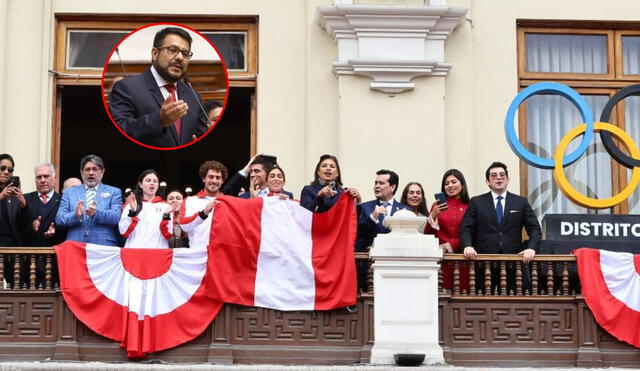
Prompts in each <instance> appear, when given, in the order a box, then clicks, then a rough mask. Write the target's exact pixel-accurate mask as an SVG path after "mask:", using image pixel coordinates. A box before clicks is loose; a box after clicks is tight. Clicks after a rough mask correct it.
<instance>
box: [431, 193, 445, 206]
mask: <svg viewBox="0 0 640 371" xmlns="http://www.w3.org/2000/svg"><path fill="white" fill-rule="evenodd" d="M434 196H435V198H436V204H437V205H438V206H441V205H446V204H447V196H445V195H444V193H442V192H439V193H436V194H435V195H434Z"/></svg>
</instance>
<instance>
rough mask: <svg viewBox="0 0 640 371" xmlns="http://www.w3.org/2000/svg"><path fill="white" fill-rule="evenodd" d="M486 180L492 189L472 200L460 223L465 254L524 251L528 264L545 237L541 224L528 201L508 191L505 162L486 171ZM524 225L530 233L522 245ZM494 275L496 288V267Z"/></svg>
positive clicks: (474, 255) (471, 255)
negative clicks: (543, 236)
mask: <svg viewBox="0 0 640 371" xmlns="http://www.w3.org/2000/svg"><path fill="white" fill-rule="evenodd" d="M485 179H486V183H487V185H488V186H489V189H490V192H488V193H485V194H482V195H480V196H476V197H473V198H472V199H471V201H470V202H469V207H468V208H467V211H466V213H465V214H464V217H463V218H462V223H461V225H460V243H461V245H462V246H464V250H463V253H464V256H465V257H466V258H467V259H472V260H473V259H475V258H476V256H477V254H521V255H522V261H523V262H524V263H529V262H530V261H531V260H532V259H533V257H534V256H535V255H536V251H537V250H538V246H539V245H540V239H541V238H542V233H541V231H540V223H538V219H537V218H536V215H535V214H534V213H533V210H532V209H531V205H529V201H527V199H526V198H524V197H521V196H519V195H516V194H513V193H511V192H507V186H508V185H509V172H508V170H507V166H506V165H505V164H503V163H501V162H494V163H492V164H491V165H490V166H489V168H488V169H487V171H486V172H485ZM523 227H524V229H525V230H526V231H527V234H528V235H529V241H528V242H527V245H526V247H524V246H523V245H522V228H523ZM511 271H512V270H511ZM509 275H510V276H511V275H512V272H509ZM492 276H493V277H492V287H494V288H495V287H496V286H497V283H498V282H497V272H495V269H494V272H493V274H492ZM478 282H480V281H478ZM512 287H513V280H511V279H510V280H509V289H511V288H512Z"/></svg>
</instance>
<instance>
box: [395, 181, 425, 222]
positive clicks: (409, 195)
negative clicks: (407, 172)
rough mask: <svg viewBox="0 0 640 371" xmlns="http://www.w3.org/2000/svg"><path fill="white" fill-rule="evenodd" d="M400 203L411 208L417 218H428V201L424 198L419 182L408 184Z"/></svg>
mask: <svg viewBox="0 0 640 371" xmlns="http://www.w3.org/2000/svg"><path fill="white" fill-rule="evenodd" d="M400 203H401V204H404V205H407V206H409V207H410V208H411V210H412V211H413V212H414V213H415V214H416V215H417V216H427V200H425V198H424V189H422V184H420V183H418V182H409V183H407V185H406V186H405V187H404V190H403V191H402V198H401V199H400Z"/></svg>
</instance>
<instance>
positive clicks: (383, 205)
mask: <svg viewBox="0 0 640 371" xmlns="http://www.w3.org/2000/svg"><path fill="white" fill-rule="evenodd" d="M380 205H381V206H382V207H384V208H385V209H386V208H387V207H389V205H391V204H390V203H388V202H387V201H380Z"/></svg>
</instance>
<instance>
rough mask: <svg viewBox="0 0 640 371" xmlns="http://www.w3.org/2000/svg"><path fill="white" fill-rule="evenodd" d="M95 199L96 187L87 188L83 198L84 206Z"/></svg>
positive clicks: (87, 205)
mask: <svg viewBox="0 0 640 371" xmlns="http://www.w3.org/2000/svg"><path fill="white" fill-rule="evenodd" d="M95 201H96V189H95V188H91V187H89V188H87V191H86V192H85V200H84V207H85V208H86V207H89V205H91V204H92V203H94V202H95Z"/></svg>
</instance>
